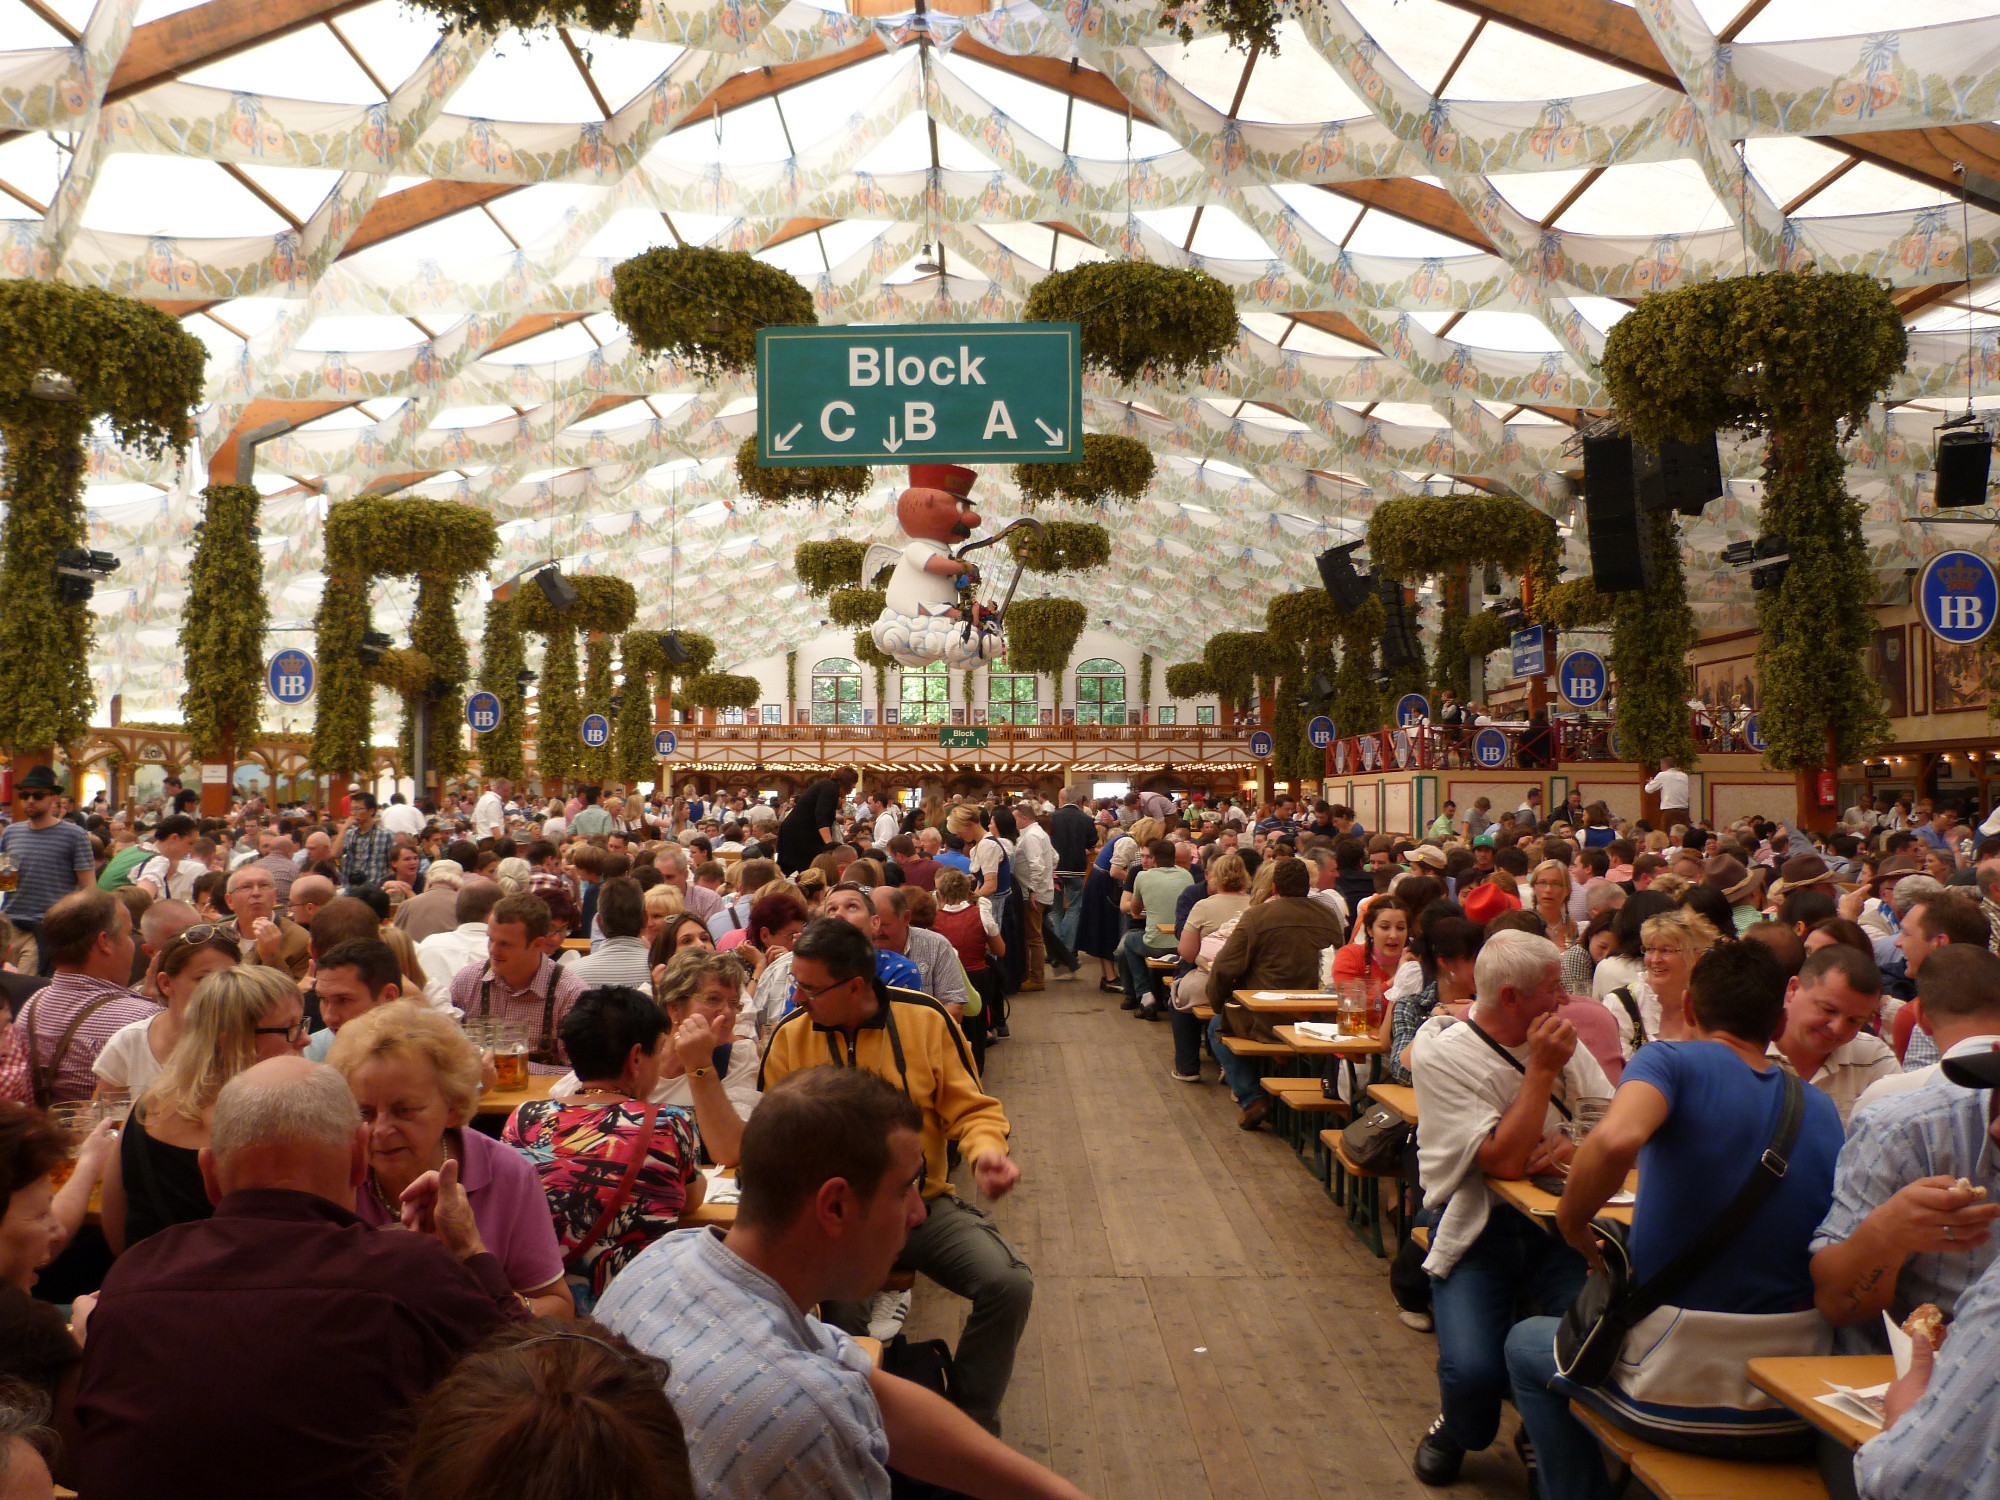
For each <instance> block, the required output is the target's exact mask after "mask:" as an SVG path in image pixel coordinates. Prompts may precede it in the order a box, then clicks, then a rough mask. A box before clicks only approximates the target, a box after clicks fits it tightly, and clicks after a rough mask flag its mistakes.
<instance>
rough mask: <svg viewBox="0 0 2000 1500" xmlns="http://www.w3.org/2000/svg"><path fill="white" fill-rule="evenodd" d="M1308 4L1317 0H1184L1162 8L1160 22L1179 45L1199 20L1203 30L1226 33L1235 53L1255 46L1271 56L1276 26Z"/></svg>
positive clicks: (1187, 41) (1190, 37) (1275, 44)
mask: <svg viewBox="0 0 2000 1500" xmlns="http://www.w3.org/2000/svg"><path fill="white" fill-rule="evenodd" d="M1308 6H1311V7H1313V8H1315V9H1317V0H1184V3H1180V4H1169V5H1166V6H1165V7H1163V8H1162V10H1161V11H1160V24H1161V25H1162V26H1163V27H1165V28H1166V29H1167V30H1169V31H1171V32H1172V33H1173V34H1174V35H1175V36H1177V37H1179V38H1180V39H1181V42H1182V44H1183V45H1187V44H1190V43H1192V42H1193V41H1194V39H1195V37H1196V35H1197V34H1198V33H1197V31H1196V29H1195V22H1196V21H1199V22H1200V23H1201V26H1202V29H1203V30H1207V31H1219V32H1221V33H1222V34H1223V35H1225V36H1227V37H1228V38H1229V45H1230V46H1231V47H1234V48H1235V49H1236V50H1237V51H1239V52H1248V51H1249V50H1250V49H1251V48H1253V47H1255V48H1258V49H1260V50H1262V51H1265V52H1268V53H1270V54H1271V55H1272V56H1273V57H1275V56H1277V55H1278V28H1279V27H1280V26H1282V25H1283V24H1284V22H1285V18H1286V17H1287V16H1292V15H1296V14H1298V12H1299V11H1300V10H1301V9H1303V8H1305V7H1308Z"/></svg>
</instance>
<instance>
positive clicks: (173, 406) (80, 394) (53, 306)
mask: <svg viewBox="0 0 2000 1500" xmlns="http://www.w3.org/2000/svg"><path fill="white" fill-rule="evenodd" d="M0 348H4V349H6V350H7V351H8V355H7V358H6V359H5V360H0V425H4V424H6V423H8V422H13V421H29V422H34V421H37V420H38V419H39V418H41V417H42V416H43V415H44V414H46V413H47V412H48V410H49V409H50V408H51V407H53V406H61V407H63V408H65V409H66V410H67V411H69V412H72V413H75V414H77V416H78V419H79V420H80V421H81V422H82V423H83V424H84V425H88V424H89V422H90V421H92V420H93V419H96V418H102V419H103V420H104V421H105V422H106V423H108V424H109V426H110V428H111V432H112V435H113V436H114V437H116V438H117V439H118V443H119V446H120V447H123V448H130V449H132V450H134V451H135V452H137V453H140V454H142V455H144V456H145V457H147V458H158V457H159V456H160V455H161V454H163V453H167V452H169V451H172V450H175V449H180V448H185V447H186V446H187V445H188V444H189V443H190V442H191V441H193V438H194V429H193V426H192V414H193V412H194V409H195V407H196V406H197V405H199V404H200V402H201V400H202V366H203V365H204V364H205V363H206V362H207V359H208V350H207V348H206V346H204V345H203V343H202V342H201V340H200V339H198V338H196V337H195V336H194V335H193V334H191V333H189V332H188V331H187V330H186V329H185V328H183V327H182V326H181V324H180V320H179V319H178V318H175V317H173V316H172V315H170V314H168V313H166V312H163V311H162V310H161V309H159V308H157V307H153V306H151V305H150V304H148V303H144V302H135V301H133V300H132V299H131V298H130V297H120V296H118V295H117V294H115V293H113V292H103V291H98V290H97V289H96V288H94V287H76V286H63V285H61V284H60V283H57V282H53V281H0ZM44 372H49V373H52V374H55V375H59V376H62V377H64V378H66V379H68V380H69V381H70V382H71V384H72V385H74V386H75V388H76V399H75V400H74V401H73V402H62V403H57V402H51V401H47V400H44V399H43V398H41V397H39V396H37V395H35V394H34V386H35V383H36V381H37V380H39V379H40V378H41V377H42V375H43V373H44Z"/></svg>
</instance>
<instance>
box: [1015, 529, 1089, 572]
mask: <svg viewBox="0 0 2000 1500" xmlns="http://www.w3.org/2000/svg"><path fill="white" fill-rule="evenodd" d="M1007 550H1008V551H1009V552H1011V553H1013V554H1014V560H1015V561H1016V562H1018V563H1019V564H1020V565H1021V566H1022V567H1024V568H1026V569H1027V570H1028V571H1029V572H1030V573H1082V572H1087V571H1088V570H1089V569H1091V568H1101V567H1103V566H1104V565H1105V564H1106V563H1108V562H1110V561H1111V533H1110V532H1108V531H1106V530H1105V529H1104V528H1103V527H1102V526H1099V525H1097V524H1096V523H1095V522H1091V521H1044V522H1043V523H1042V530H1041V534H1040V535H1037V534H1036V533H1035V531H1034V529H1033V528H1032V527H1027V526H1024V527H1022V528H1021V529H1020V530H1019V531H1017V532H1015V533H1013V534H1012V535H1011V536H1009V537H1008V538H1007Z"/></svg>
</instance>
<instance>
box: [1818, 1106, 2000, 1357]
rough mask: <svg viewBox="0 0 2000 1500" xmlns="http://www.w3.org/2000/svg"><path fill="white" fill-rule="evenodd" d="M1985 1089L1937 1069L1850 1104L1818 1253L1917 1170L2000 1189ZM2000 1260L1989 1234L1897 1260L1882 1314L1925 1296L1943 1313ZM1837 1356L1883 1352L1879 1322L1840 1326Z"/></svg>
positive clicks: (1999, 1157)
mask: <svg viewBox="0 0 2000 1500" xmlns="http://www.w3.org/2000/svg"><path fill="white" fill-rule="evenodd" d="M1991 1098H1992V1091H1991V1090H1989V1089H1963V1088H1960V1087H1959V1086H1958V1085H1957V1084H1955V1083H1953V1082H1952V1081H1951V1080H1950V1079H1948V1078H1946V1077H1944V1075H1943V1074H1942V1073H1940V1074H1938V1075H1937V1076H1936V1077H1934V1078H1933V1079H1932V1080H1931V1081H1930V1082H1929V1083H1927V1084H1925V1085H1924V1086H1923V1087H1922V1088H1918V1089H1908V1090H1905V1091H1903V1092H1901V1093H1895V1094H1890V1095H1889V1096H1888V1097H1887V1098H1884V1099H1882V1100H1880V1102H1878V1103H1872V1104H1870V1105H1869V1106H1868V1107H1867V1108H1866V1109H1858V1110H1856V1111H1855V1112H1854V1118H1853V1120H1852V1121H1851V1122H1849V1125H1848V1131H1847V1144H1846V1145H1844V1146H1842V1147H1841V1148H1840V1164H1839V1165H1838V1166H1837V1167H1836V1168H1835V1169H1834V1174H1833V1206H1832V1207H1831V1208H1829V1209H1828V1210H1827V1214H1826V1218H1825V1219H1824V1220H1823V1221H1822V1222H1821V1224H1820V1226H1819V1229H1818V1230H1817V1231H1816V1232H1815V1233H1814V1235H1813V1238H1812V1245H1811V1249H1812V1252H1813V1254H1815V1255H1817V1254H1818V1253H1819V1252H1820V1251H1822V1250H1824V1249H1826V1248H1827V1246H1829V1245H1836V1244H1839V1243H1841V1242H1842V1241H1844V1240H1847V1239H1850V1238H1852V1237H1853V1235H1854V1232H1855V1230H1857V1229H1859V1228H1860V1227H1861V1221H1862V1220H1863V1219H1865V1218H1867V1217H1868V1216H1869V1215H1870V1214H1871V1213H1873V1212H1874V1211H1875V1210H1876V1209H1878V1208H1880V1207H1881V1206H1882V1205H1883V1204H1884V1203H1887V1202H1888V1201H1889V1200H1890V1199H1891V1198H1893V1197H1895V1196H1896V1194H1897V1193H1898V1192H1900V1191H1901V1190H1902V1189H1904V1188H1906V1187H1908V1186H1909V1185H1910V1184H1911V1183H1913V1182H1915V1181H1917V1180H1918V1179H1919V1178H1923V1177H1964V1178H1968V1179H1970V1180H1971V1182H1972V1183H1973V1185H1974V1186H1976V1187H1983V1188H1985V1189H1986V1192H1987V1196H1988V1197H1989V1198H1992V1197H1994V1196H1996V1195H2000V1146H1996V1145H1995V1144H1994V1142H1993V1140H1992V1138H1991V1136H1989V1135H1988V1134H1987V1110H1988V1108H1989V1100H1990V1099H1991ZM1995 1260H2000V1243H1996V1242H1995V1241H1993V1240H1990V1239H1989V1240H1988V1241H1987V1242H1986V1243H1985V1244H1983V1245H1976V1246H1973V1247H1972V1248H1970V1249H1967V1250H1960V1251H1956V1252H1954V1253H1952V1254H1950V1255H1946V1254H1944V1253H1942V1252H1934V1251H1925V1252H1922V1253H1919V1254H1916V1255H1911V1256H1909V1257H1908V1258H1907V1259H1905V1260H1904V1262H1903V1266H1902V1270H1901V1271H1900V1272H1899V1273H1898V1274H1897V1276H1896V1296H1895V1300H1894V1301H1893V1302H1892V1303H1891V1304H1890V1312H1891V1314H1892V1315H1893V1316H1894V1317H1895V1319H1896V1321H1897V1322H1899V1323H1900V1322H1901V1321H1902V1320H1903V1319H1904V1318H1906V1317H1908V1316H1909V1315H1910V1313H1911V1311H1912V1310H1913V1309H1915V1308H1917V1307H1919V1306H1921V1305H1922V1304H1924V1303H1926V1302H1935V1303H1936V1304H1937V1305H1938V1307H1939V1308H1940V1309H1942V1310H1943V1312H1944V1314H1945V1316H1947V1317H1949V1316H1951V1313H1952V1309H1953V1308H1955V1307H1956V1306H1957V1305H1958V1303H1959V1300H1960V1298H1962V1297H1963V1296H1964V1295H1965V1289H1966V1288H1967V1287H1968V1286H1970V1285H1971V1284H1972V1283H1973V1282H1974V1281H1976V1280H1977V1279H1978V1278H1979V1276H1980V1274H1981V1273H1982V1272H1984V1271H1985V1270H1986V1268H1987V1267H1988V1266H1990V1265H1992V1264H1993V1262H1994V1261H1995ZM1839 1347H1840V1351H1841V1352H1842V1353H1844V1354H1874V1353H1883V1352H1886V1351H1887V1349H1888V1343H1887V1336H1886V1335H1885V1334H1884V1333H1883V1330H1882V1324H1881V1322H1880V1320H1870V1321H1868V1322H1864V1323H1860V1324H1857V1325H1855V1326H1854V1327H1852V1328H1843V1329H1841V1330H1840V1334H1839Z"/></svg>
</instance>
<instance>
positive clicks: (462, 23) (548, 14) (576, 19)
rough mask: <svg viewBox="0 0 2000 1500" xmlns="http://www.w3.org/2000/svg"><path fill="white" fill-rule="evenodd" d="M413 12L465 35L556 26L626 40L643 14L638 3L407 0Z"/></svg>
mask: <svg viewBox="0 0 2000 1500" xmlns="http://www.w3.org/2000/svg"><path fill="white" fill-rule="evenodd" d="M410 4H411V5H413V6H414V7H415V8H416V9H418V10H422V11H428V12H429V13H430V14H432V15H434V16H436V17H437V18H438V20H440V21H441V22H443V23H444V24H445V26H447V27H458V28H459V29H461V30H465V31H478V30H486V31H525V32H530V33H532V32H537V31H553V30H554V29H555V28H556V27H558V26H574V27H576V28H577V29H578V30H581V31H592V32H596V33H597V34H599V35H600V36H622V37H629V36H630V35H631V34H632V28H633V27H634V26H637V25H638V24H639V17H640V16H642V15H644V14H645V7H644V6H643V5H642V4H641V3H640V0H572V3H569V4H550V3H548V0H410Z"/></svg>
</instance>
